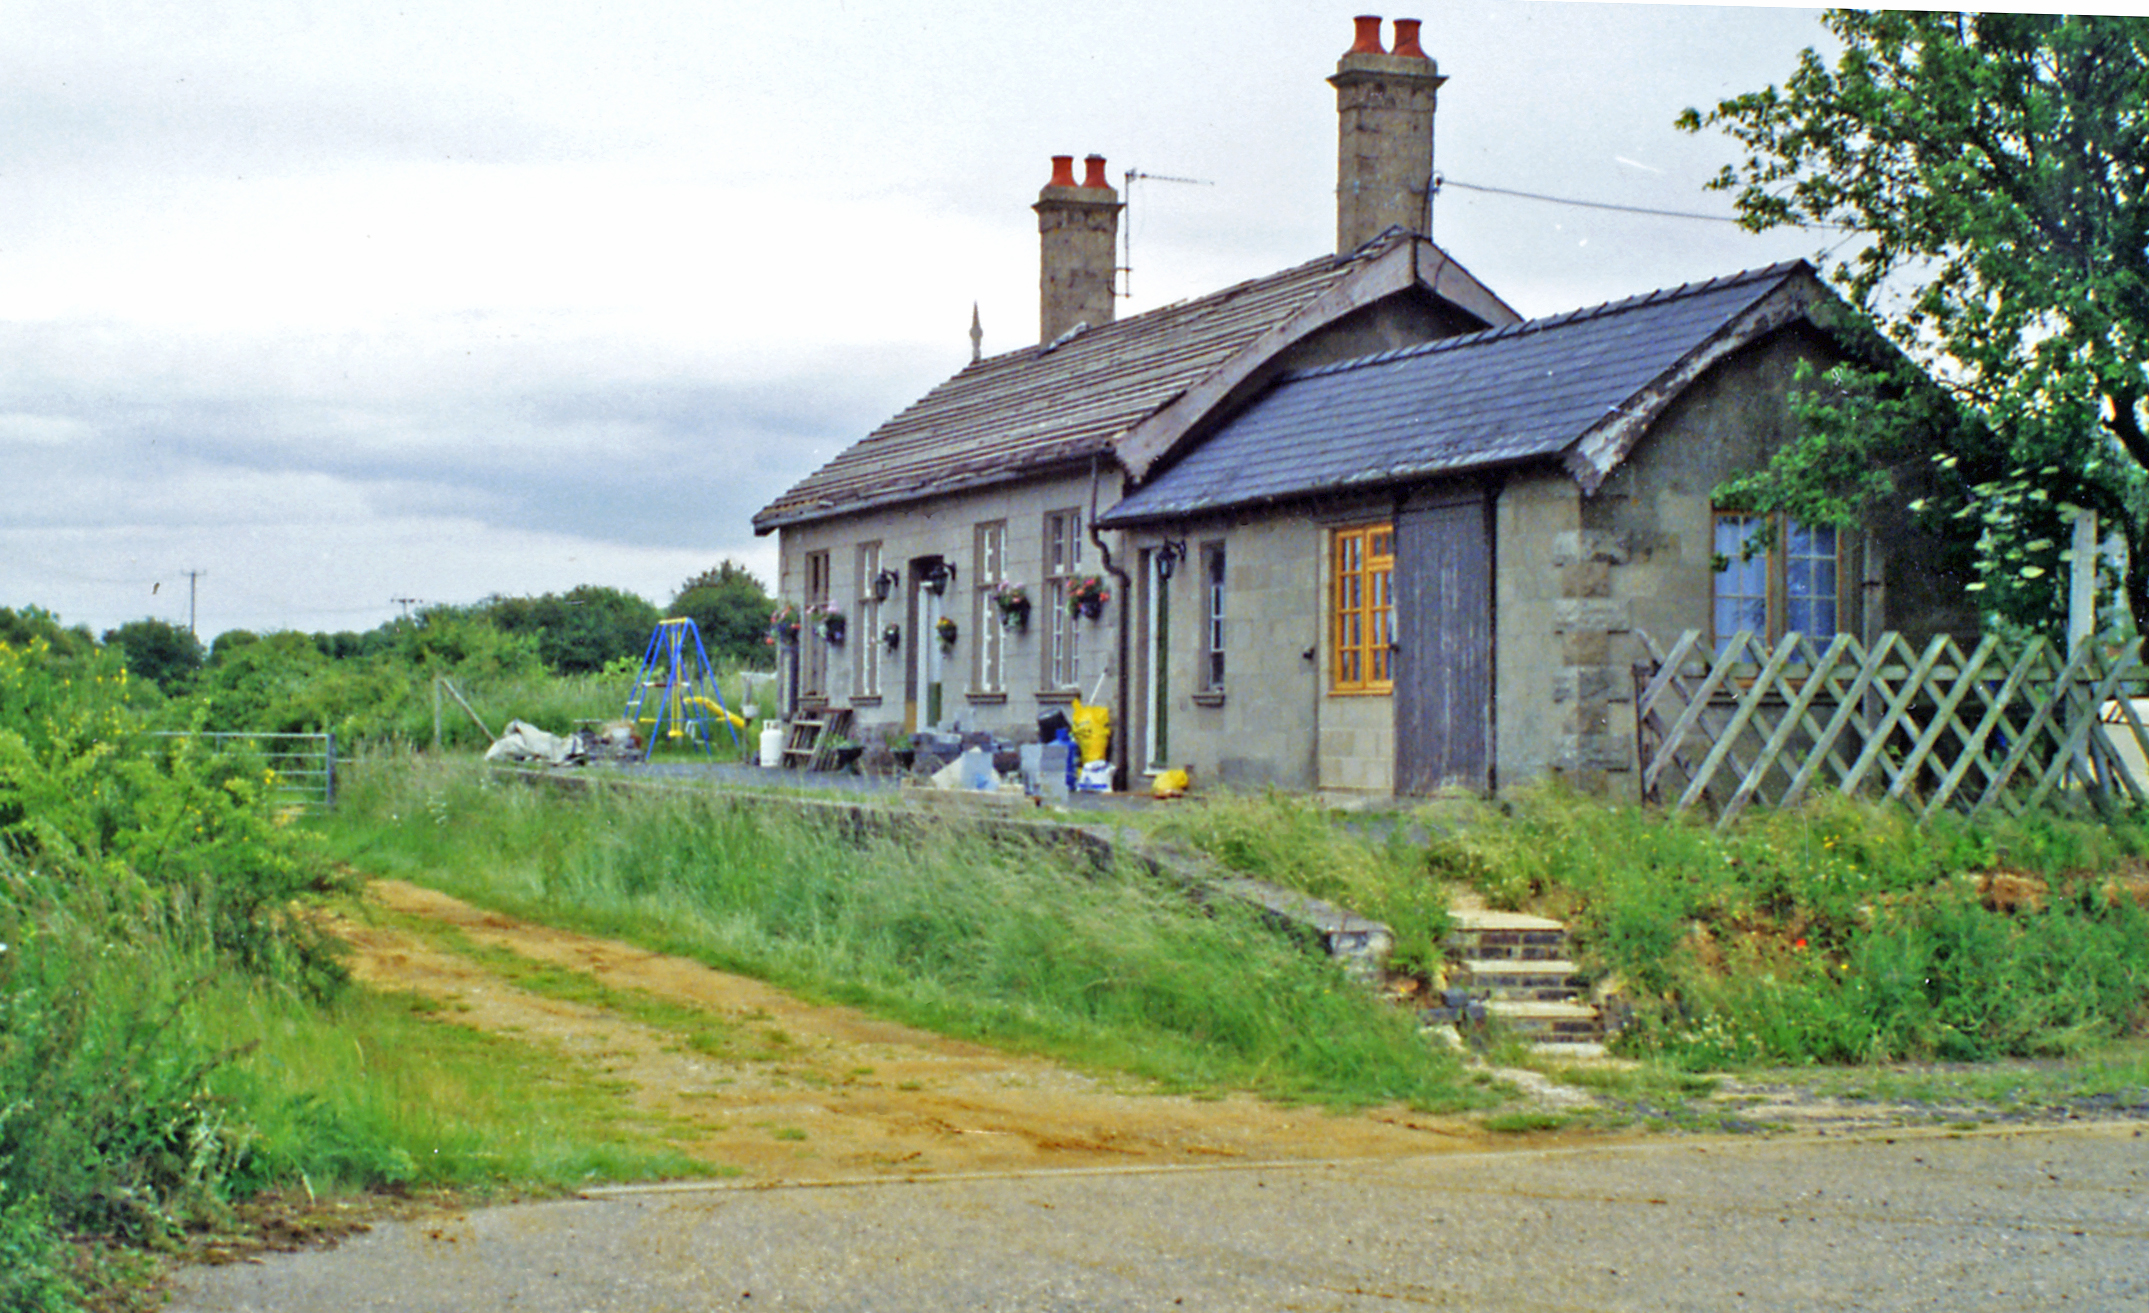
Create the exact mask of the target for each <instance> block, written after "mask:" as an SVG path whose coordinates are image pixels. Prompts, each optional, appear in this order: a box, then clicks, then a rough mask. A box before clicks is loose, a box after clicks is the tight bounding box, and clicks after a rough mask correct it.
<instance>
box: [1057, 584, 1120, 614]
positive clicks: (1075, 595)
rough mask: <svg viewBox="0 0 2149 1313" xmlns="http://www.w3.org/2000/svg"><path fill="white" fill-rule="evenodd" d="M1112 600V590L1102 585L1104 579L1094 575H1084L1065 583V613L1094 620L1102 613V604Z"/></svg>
mask: <svg viewBox="0 0 2149 1313" xmlns="http://www.w3.org/2000/svg"><path fill="white" fill-rule="evenodd" d="M1111 600H1112V590H1111V589H1109V588H1106V587H1105V586H1104V580H1102V579H1100V578H1098V577H1097V576H1096V575H1093V574H1092V575H1084V576H1083V577H1082V578H1080V579H1077V580H1075V581H1074V582H1073V583H1071V584H1069V585H1067V614H1069V615H1078V616H1081V617H1083V618H1085V619H1088V620H1095V619H1096V618H1097V617H1098V616H1101V615H1103V614H1104V604H1105V603H1106V602H1109V601H1111Z"/></svg>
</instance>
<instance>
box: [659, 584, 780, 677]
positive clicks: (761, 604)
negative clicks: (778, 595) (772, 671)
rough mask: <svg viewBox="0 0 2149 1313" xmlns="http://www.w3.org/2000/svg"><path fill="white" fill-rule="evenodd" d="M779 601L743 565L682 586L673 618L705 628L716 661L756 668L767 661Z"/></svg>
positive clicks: (674, 600) (674, 602)
mask: <svg viewBox="0 0 2149 1313" xmlns="http://www.w3.org/2000/svg"><path fill="white" fill-rule="evenodd" d="M775 606H776V599H775V598H772V597H770V596H769V593H768V590H767V589H766V588H763V587H762V586H761V581H760V580H759V579H757V578H755V577H754V574H753V572H752V571H750V570H748V569H747V568H746V567H745V566H743V565H741V564H739V563H738V562H737V561H732V560H726V561H724V562H723V563H721V564H719V565H716V566H713V567H711V568H710V569H707V570H704V571H702V572H701V573H700V574H697V575H695V576H694V577H693V578H692V579H689V580H687V581H686V582H685V583H683V584H681V585H679V592H678V594H677V595H676V596H674V597H673V598H672V604H671V607H670V609H669V610H668V611H666V612H665V614H667V615H674V616H686V617H689V618H691V619H692V620H693V621H694V626H695V628H697V629H699V630H701V639H702V644H703V646H705V647H706V648H707V649H708V651H709V659H710V660H712V661H732V662H737V663H738V664H740V665H756V664H759V663H761V662H762V661H764V660H766V657H767V652H768V645H767V643H766V642H764V641H763V640H765V639H766V638H767V637H768V632H769V612H770V611H771V610H773V609H774V608H775Z"/></svg>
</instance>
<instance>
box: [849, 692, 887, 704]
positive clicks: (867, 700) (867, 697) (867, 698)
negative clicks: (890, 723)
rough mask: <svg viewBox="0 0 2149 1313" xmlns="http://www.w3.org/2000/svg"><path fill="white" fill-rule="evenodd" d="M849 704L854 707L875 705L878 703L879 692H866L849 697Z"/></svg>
mask: <svg viewBox="0 0 2149 1313" xmlns="http://www.w3.org/2000/svg"><path fill="white" fill-rule="evenodd" d="M851 705H852V706H854V707H877V706H879V705H880V694H878V693H866V694H863V695H861V696H858V697H854V698H852V699H851Z"/></svg>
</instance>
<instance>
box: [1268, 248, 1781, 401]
mask: <svg viewBox="0 0 2149 1313" xmlns="http://www.w3.org/2000/svg"><path fill="white" fill-rule="evenodd" d="M1811 267H1812V266H1811V265H1808V264H1807V263H1806V261H1804V260H1779V261H1777V262H1776V263H1774V264H1769V265H1762V266H1760V267H1759V268H1755V269H1742V270H1740V271H1739V272H1737V273H1730V274H1722V275H1719V276H1718V277H1715V278H1707V279H1703V280H1701V281H1699V282H1690V283H1680V284H1679V285H1678V286H1676V287H1660V288H1657V289H1656V290H1654V291H1649V292H1640V293H1637V294H1636V295H1633V296H1629V297H1622V298H1621V299H1619V300H1617V301H1604V302H1600V303H1598V304H1596V305H1589V306H1580V307H1577V308H1575V309H1573V310H1562V311H1559V312H1558V313H1556V314H1550V315H1541V316H1539V317H1537V318H1534V319H1525V320H1523V321H1522V322H1521V323H1519V324H1508V325H1506V326H1504V327H1500V328H1487V329H1482V330H1480V331H1478V332H1475V333H1463V334H1459V335H1457V336H1455V337H1442V338H1435V339H1434V340H1432V341H1430V342H1418V343H1414V344H1412V345H1410V346H1403V347H1395V348H1393V349H1391V350H1387V351H1381V352H1377V353H1375V354H1373V355H1369V356H1354V357H1352V358H1351V359H1349V360H1337V361H1333V362H1331V363H1329V364H1326V365H1312V366H1308V367H1307V368H1304V369H1294V370H1289V371H1287V372H1285V373H1284V374H1283V376H1282V378H1281V379H1279V380H1278V381H1279V382H1281V381H1284V380H1288V379H1299V378H1319V377H1322V376H1323V375H1328V374H1343V373H1348V372H1349V371H1351V370H1354V369H1367V368H1371V367H1372V366H1375V365H1385V364H1392V363H1394V362H1395V361H1398V360H1407V359H1410V358H1412V357H1416V356H1428V355H1433V354H1436V353H1438V352H1442V351H1457V350H1461V349H1462V348H1465V347H1471V346H1477V345H1479V344H1480V343H1484V342H1493V341H1499V340H1501V339H1504V338H1514V337H1527V336H1528V335H1530V334H1532V333H1541V332H1544V331H1546V330H1548V329H1553V328H1564V327H1566V326H1567V325H1569V324H1575V323H1581V322H1582V321H1584V320H1590V319H1601V318H1604V317H1606V316H1608V315H1614V314H1622V313H1625V312H1627V311H1630V310H1638V309H1641V308H1642V307H1644V306H1647V305H1660V304H1663V303H1665V302H1668V301H1676V300H1682V299H1685V298H1688V297H1694V296H1703V295H1706V294H1708V293H1710V292H1715V291H1721V290H1723V289H1724V288H1727V287H1735V286H1738V285H1740V284H1742V283H1760V282H1768V281H1771V280H1774V279H1779V278H1785V277H1788V276H1790V275H1791V274H1792V273H1795V272H1796V271H1797V270H1799V269H1800V268H1809V269H1810V268H1811Z"/></svg>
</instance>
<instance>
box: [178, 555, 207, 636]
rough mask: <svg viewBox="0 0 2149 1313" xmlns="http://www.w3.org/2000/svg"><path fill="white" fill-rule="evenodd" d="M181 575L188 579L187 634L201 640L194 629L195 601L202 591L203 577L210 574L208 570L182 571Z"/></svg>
mask: <svg viewBox="0 0 2149 1313" xmlns="http://www.w3.org/2000/svg"><path fill="white" fill-rule="evenodd" d="M180 573H181V574H184V575H185V576H186V577H187V632H188V633H189V634H193V635H194V637H195V639H196V640H199V639H200V638H201V635H200V634H199V633H196V632H195V629H194V599H195V596H196V594H197V593H198V592H199V591H200V584H201V577H202V576H203V575H205V574H207V573H209V572H208V571H207V570H182V571H180Z"/></svg>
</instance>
